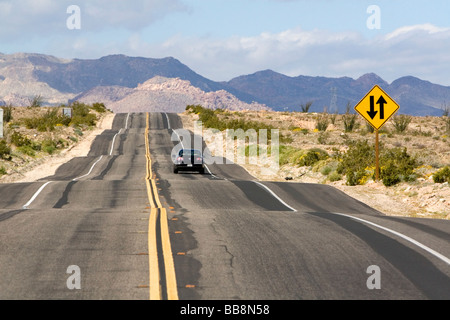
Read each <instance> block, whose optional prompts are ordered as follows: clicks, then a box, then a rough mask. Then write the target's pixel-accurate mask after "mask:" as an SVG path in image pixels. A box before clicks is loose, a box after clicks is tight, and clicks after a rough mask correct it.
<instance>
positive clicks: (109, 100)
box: [74, 76, 270, 113]
mask: <svg viewBox="0 0 450 320" xmlns="http://www.w3.org/2000/svg"><path fill="white" fill-rule="evenodd" d="M74 100H77V101H80V102H84V103H94V102H96V101H103V102H104V103H105V104H106V106H107V108H108V109H111V110H112V111H114V112H116V113H122V112H146V111H147V112H148V111H164V112H174V113H181V112H184V111H185V109H186V106H187V105H197V104H201V105H202V106H203V107H205V108H210V109H217V108H226V109H228V110H232V111H238V110H270V108H268V107H267V106H265V105H262V104H258V103H253V104H248V103H245V102H242V101H241V100H239V99H237V98H236V97H235V96H233V95H232V94H230V93H229V92H227V91H225V90H219V91H211V92H205V91H203V90H201V89H199V88H197V87H194V86H193V85H191V83H190V82H189V81H187V80H181V79H179V78H166V77H161V76H156V77H153V78H152V79H150V80H147V81H146V82H144V83H142V84H139V85H138V86H137V87H136V88H134V89H130V88H125V87H120V86H109V87H95V88H93V89H91V90H89V91H86V92H84V93H82V94H81V95H79V96H77V97H75V98H74Z"/></svg>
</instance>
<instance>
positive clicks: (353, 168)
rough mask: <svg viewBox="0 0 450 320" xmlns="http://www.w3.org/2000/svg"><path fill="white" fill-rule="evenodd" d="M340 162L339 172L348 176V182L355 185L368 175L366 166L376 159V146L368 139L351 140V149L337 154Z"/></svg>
mask: <svg viewBox="0 0 450 320" xmlns="http://www.w3.org/2000/svg"><path fill="white" fill-rule="evenodd" d="M337 158H338V159H339V162H340V164H339V165H338V167H337V173H338V174H344V175H345V176H346V177H347V184H348V185H351V186H354V185H358V184H361V183H362V182H363V181H364V180H365V177H366V168H368V167H370V166H372V165H373V163H374V160H375V147H374V146H373V145H371V144H369V143H368V141H367V140H363V141H357V142H354V141H351V142H349V149H348V151H347V152H346V153H345V154H340V153H338V154H337Z"/></svg>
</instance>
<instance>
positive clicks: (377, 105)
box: [355, 86, 400, 130]
mask: <svg viewBox="0 0 450 320" xmlns="http://www.w3.org/2000/svg"><path fill="white" fill-rule="evenodd" d="M399 108H400V106H399V105H398V104H397V103H396V102H395V101H394V100H392V99H391V97H389V96H388V94H387V93H386V92H384V91H383V89H381V88H380V87H379V86H374V87H373V88H372V90H370V91H369V93H368V94H367V95H366V96H365V97H364V98H363V99H362V100H361V101H360V102H359V103H358V104H357V105H356V106H355V110H356V111H357V112H358V113H359V114H360V115H362V116H363V118H364V119H366V120H367V122H369V123H370V124H371V125H372V127H374V128H375V129H376V130H379V129H380V128H381V127H382V126H383V125H384V124H385V123H386V121H388V120H389V119H390V118H391V117H392V116H393V115H394V114H395V113H396V112H397V110H398V109H399Z"/></svg>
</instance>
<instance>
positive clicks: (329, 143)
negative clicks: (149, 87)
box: [186, 104, 450, 186]
mask: <svg viewBox="0 0 450 320" xmlns="http://www.w3.org/2000/svg"><path fill="white" fill-rule="evenodd" d="M186 112H187V113H188V114H191V115H197V119H198V120H200V121H202V123H203V126H204V127H207V128H215V129H218V130H220V131H223V130H225V129H239V128H240V129H243V130H244V131H245V130H248V129H255V130H256V131H257V130H259V129H268V130H269V131H270V129H279V130H280V166H284V167H286V168H288V167H290V168H303V171H304V172H310V173H320V174H321V175H322V181H323V182H335V181H342V182H343V183H345V184H346V185H349V186H355V185H364V184H366V183H368V182H369V181H373V180H374V179H375V145H374V143H375V141H374V140H375V139H374V130H373V128H372V127H371V126H370V125H369V124H367V123H366V122H365V121H364V120H363V119H360V117H358V115H357V114H355V113H354V112H352V110H351V107H350V104H348V105H347V111H346V112H345V113H344V114H341V115H339V114H329V113H327V112H326V110H325V111H324V112H323V113H307V112H305V111H304V110H302V111H301V112H252V111H242V112H234V111H228V110H224V109H218V110H210V109H206V108H203V107H202V106H200V105H197V106H192V105H190V106H187V107H186ZM448 118H449V117H448V115H445V114H444V115H443V116H442V117H441V118H439V117H412V116H407V115H398V116H394V117H393V118H392V119H391V120H390V121H389V122H388V123H387V124H386V125H385V126H384V127H383V128H382V129H381V130H380V131H379V134H380V139H381V142H380V180H381V182H382V183H383V184H384V185H385V186H394V185H396V184H399V183H402V182H407V183H413V182H415V181H417V180H418V179H425V180H427V179H428V180H430V179H432V177H433V176H435V177H436V178H435V181H436V182H441V183H443V182H445V181H447V180H446V177H447V176H448V173H447V170H448V165H449V164H450V163H449V162H450V143H449V136H450V125H449V120H448ZM430 147H431V148H430ZM446 166H447V167H446ZM445 168H447V169H445ZM439 170H440V171H439ZM293 171H295V170H293ZM292 178H293V179H295V177H292Z"/></svg>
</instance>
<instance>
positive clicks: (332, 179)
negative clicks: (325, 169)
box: [328, 171, 342, 182]
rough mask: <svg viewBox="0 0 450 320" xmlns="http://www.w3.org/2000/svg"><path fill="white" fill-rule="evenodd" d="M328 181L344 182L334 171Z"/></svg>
mask: <svg viewBox="0 0 450 320" xmlns="http://www.w3.org/2000/svg"><path fill="white" fill-rule="evenodd" d="M328 180H330V181H331V182H335V181H339V180H342V176H341V175H340V174H339V173H337V171H333V172H331V173H330V174H329V175H328Z"/></svg>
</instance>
